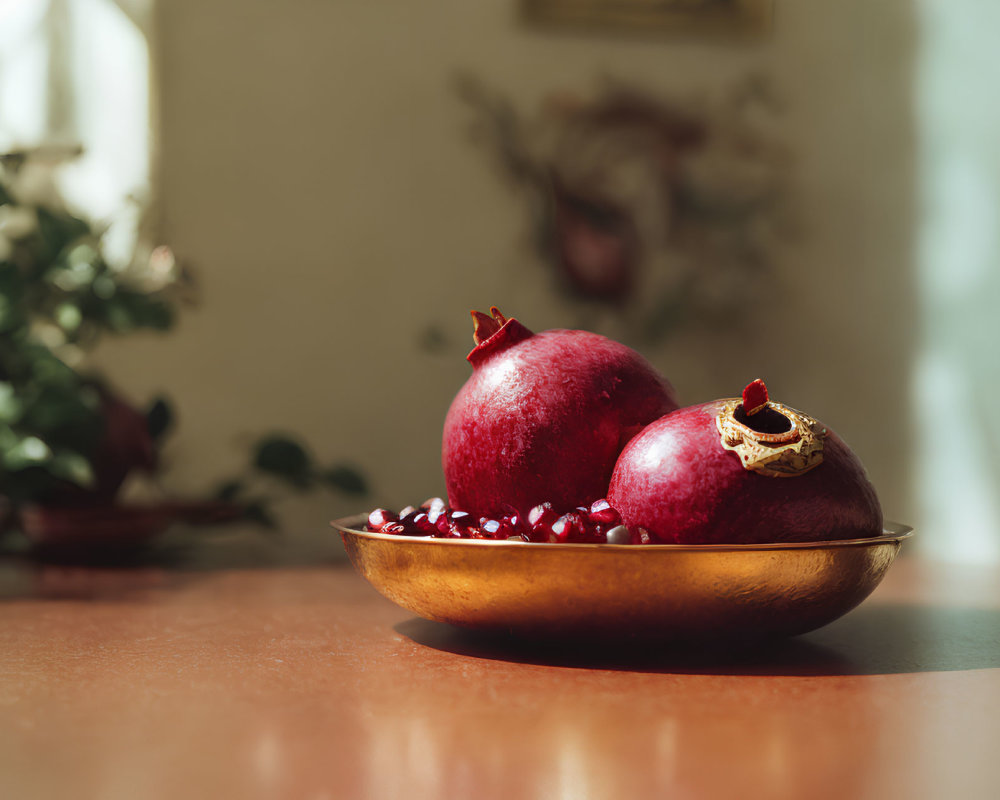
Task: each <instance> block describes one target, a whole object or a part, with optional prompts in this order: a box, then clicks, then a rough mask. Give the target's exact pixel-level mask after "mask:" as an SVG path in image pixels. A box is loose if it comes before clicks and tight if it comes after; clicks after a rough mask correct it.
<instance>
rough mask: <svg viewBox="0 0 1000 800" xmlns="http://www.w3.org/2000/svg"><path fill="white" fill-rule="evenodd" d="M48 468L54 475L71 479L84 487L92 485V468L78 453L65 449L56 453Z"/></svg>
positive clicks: (87, 487)
mask: <svg viewBox="0 0 1000 800" xmlns="http://www.w3.org/2000/svg"><path fill="white" fill-rule="evenodd" d="M48 468H49V472H50V473H52V475H54V476H55V477H57V478H62V479H64V480H67V481H71V482H72V483H75V484H76V485H77V486H82V487H83V488H85V489H89V488H90V487H91V486H93V485H94V470H93V468H92V467H91V466H90V462H89V461H88V460H87V459H86V458H84V457H83V456H82V455H80V454H79V453H72V452H67V451H65V450H64V451H62V452H59V453H56V454H55V456H53V458H52V461H51V462H50V463H49V465H48Z"/></svg>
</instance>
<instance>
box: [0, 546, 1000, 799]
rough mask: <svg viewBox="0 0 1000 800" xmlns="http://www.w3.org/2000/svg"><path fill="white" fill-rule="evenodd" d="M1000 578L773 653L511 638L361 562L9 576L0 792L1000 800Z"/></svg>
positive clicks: (937, 578)
mask: <svg viewBox="0 0 1000 800" xmlns="http://www.w3.org/2000/svg"><path fill="white" fill-rule="evenodd" d="M998 578H1000V570H997V569H991V568H990V569H988V568H981V567H977V568H955V567H946V566H943V565H935V564H931V563H926V562H920V561H915V560H912V559H908V558H905V557H904V558H902V559H900V560H899V561H898V562H897V563H896V564H895V565H894V566H893V568H892V569H891V570H890V573H889V575H888V577H887V578H886V580H885V582H884V583H883V584H882V586H881V587H879V589H878V590H877V591H876V593H875V595H873V596H872V597H871V598H870V599H869V600H868V601H866V603H865V604H863V605H862V606H861V607H860V608H858V609H856V610H855V611H853V612H851V613H850V614H848V615H847V616H846V617H844V618H843V619H841V620H839V621H838V622H835V623H834V624H832V625H830V626H828V627H827V628H825V629H823V630H820V631H816V632H814V633H812V634H808V635H806V636H802V637H799V638H797V639H793V640H789V641H788V642H786V643H784V644H782V645H779V646H772V647H768V648H766V649H764V650H761V651H753V652H740V653H732V652H730V653H725V652H721V653H708V652H691V651H686V652H671V651H669V650H660V651H651V652H646V653H626V652H623V651H621V650H619V649H618V648H614V647H604V648H600V649H595V650H587V649H580V648H576V649H566V648H564V647H559V646H555V645H553V646H541V645H533V646H527V645H523V644H522V645H517V644H515V643H511V642H508V641H504V640H499V639H495V638H487V637H483V636H481V635H472V634H469V633H467V632H463V631H459V630H456V629H453V628H450V627H448V626H444V625H441V624H438V623H431V622H425V621H422V620H418V619H416V618H414V617H413V616H412V615H411V614H410V613H408V612H406V611H404V610H402V609H400V608H397V607H396V606H394V605H393V604H391V603H390V602H389V601H387V600H385V599H384V598H382V597H381V596H380V595H378V594H377V593H376V592H375V591H374V590H373V589H371V588H370V587H369V586H368V585H367V584H366V583H364V582H363V581H362V580H361V579H360V578H358V577H357V576H356V575H355V574H354V573H353V572H352V571H351V569H350V567H348V566H345V565H337V564H331V565H329V566H322V567H308V568H289V567H282V568H276V569H239V570H214V571H201V572H197V571H195V572H185V571H171V570H166V569H160V568H132V569H116V570H110V569H91V568H83V567H58V566H29V565H25V564H13V565H11V564H5V565H0V797H5V798H19V799H20V798H35V797H39V798H41V797H45V798H49V797H73V798H91V797H94V798H109V799H111V800H115V799H117V798H122V799H123V800H125V799H126V798H127V799H128V800H135V798H180V797H184V798H194V797H199V798H200V797H206V798H207V797H211V798H223V797H225V798H229V797H232V798H286V797H287V798H308V799H310V800H321V798H330V800H333V799H334V798H337V799H339V798H397V797H408V798H422V797H432V798H472V797H476V798H522V797H523V798H546V800H548V799H549V798H629V797H654V796H655V797H671V798H703V797H720V798H733V797H767V798H771V797H773V798H796V799H799V798H827V797H829V798H838V800H843V798H881V799H884V798H907V799H908V800H910V799H913V798H935V799H937V798H951V797H954V798H958V797H961V798H995V797H1000V580H998Z"/></svg>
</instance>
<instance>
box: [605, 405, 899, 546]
mask: <svg viewBox="0 0 1000 800" xmlns="http://www.w3.org/2000/svg"><path fill="white" fill-rule="evenodd" d="M724 402H725V401H721V400H720V401H715V402H711V403H705V404H703V405H698V406H691V407H688V408H683V409H680V410H678V411H675V412H673V413H672V414H668V415H667V416H665V417H663V418H662V419H659V420H657V421H656V422H654V423H652V424H651V425H649V426H648V427H647V428H646V429H645V430H643V431H642V433H640V434H639V435H638V436H636V437H635V438H634V439H633V440H632V441H631V442H630V443H629V445H628V447H626V448H625V450H624V451H623V452H622V454H621V457H620V458H619V459H618V463H617V464H616V465H615V470H614V474H613V475H612V477H611V485H610V487H609V490H608V501H609V502H610V503H611V505H612V506H614V507H615V508H616V509H617V510H618V512H619V513H620V514H621V517H622V522H623V523H624V524H625V525H627V526H628V527H629V528H630V529H631V530H636V529H637V528H639V527H642V528H645V529H646V530H648V531H650V532H652V533H653V534H655V535H656V536H658V537H659V538H660V539H661V540H662V541H663V542H665V543H670V544H761V543H767V542H806V541H829V540H837V539H855V538H863V537H870V536H877V535H879V534H880V533H881V532H882V509H881V506H880V505H879V501H878V497H877V496H876V494H875V489H874V487H873V486H872V485H871V483H870V482H869V481H868V478H867V476H866V475H865V471H864V468H863V467H862V465H861V462H860V461H859V460H858V458H857V457H856V456H855V455H854V453H853V452H852V451H851V449H850V448H849V447H848V446H847V445H846V444H845V443H844V442H843V441H842V440H841V439H840V438H839V437H838V436H837V435H836V434H835V433H833V432H832V431H830V430H829V429H827V434H826V437H825V439H824V443H823V462H822V463H821V464H819V465H818V466H817V467H815V468H813V469H811V470H809V471H808V472H805V473H803V474H801V475H795V476H792V477H771V476H768V475H761V474H758V473H757V472H753V471H751V470H747V469H744V467H743V465H742V464H741V462H740V459H739V456H737V455H736V453H734V452H731V451H729V450H726V449H725V448H723V447H722V446H721V444H720V435H719V430H718V428H717V427H716V422H715V421H716V417H717V415H718V413H719V411H720V409H721V408H722V406H723V404H724Z"/></svg>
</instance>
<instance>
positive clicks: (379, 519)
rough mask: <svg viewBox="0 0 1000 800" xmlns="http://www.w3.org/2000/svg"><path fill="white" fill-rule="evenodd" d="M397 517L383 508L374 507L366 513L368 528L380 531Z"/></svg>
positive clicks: (396, 519) (397, 518) (395, 520)
mask: <svg viewBox="0 0 1000 800" xmlns="http://www.w3.org/2000/svg"><path fill="white" fill-rule="evenodd" d="M398 520H399V517H397V516H396V515H395V514H393V513H392V512H391V511H388V510H386V509H384V508H376V509H375V510H374V511H373V512H372V513H371V514H369V515H368V530H371V531H380V530H382V529H383V528H384V527H385V526H386V525H388V524H389V523H390V522H397V521H398Z"/></svg>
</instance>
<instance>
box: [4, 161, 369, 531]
mask: <svg viewBox="0 0 1000 800" xmlns="http://www.w3.org/2000/svg"><path fill="white" fill-rule="evenodd" d="M103 234H104V231H102V230H100V229H98V228H96V227H95V226H94V225H92V224H91V223H89V222H87V221H86V220H84V219H82V218H81V217H79V216H76V215H75V214H74V213H72V212H71V211H70V210H69V209H68V208H67V207H66V206H65V204H63V203H62V201H61V199H60V198H59V195H58V193H57V192H56V191H55V189H54V181H53V177H52V165H47V166H46V165H43V166H42V167H40V168H37V169H35V168H33V165H32V162H31V159H30V157H29V156H28V155H26V154H24V153H17V154H7V155H0V501H3V502H0V517H6V519H7V520H10V519H13V517H14V516H15V514H16V511H17V509H18V508H19V507H21V506H24V505H27V504H40V505H54V506H74V505H98V504H109V503H112V502H114V499H115V496H116V494H117V492H118V490H119V488H120V487H121V485H122V483H123V481H124V479H125V477H126V476H127V475H128V474H129V473H130V472H132V471H134V470H142V471H145V472H154V471H155V470H156V468H157V464H158V458H157V454H158V447H159V445H160V443H161V442H162V440H163V437H164V435H165V434H166V433H167V431H168V430H169V429H170V428H171V423H172V416H173V415H172V413H171V409H170V405H169V403H168V401H167V400H166V398H157V399H156V400H155V401H154V402H153V403H152V404H151V405H150V407H149V408H148V409H146V410H145V411H139V410H137V409H135V408H133V407H132V406H130V405H129V404H128V403H126V402H125V401H124V400H123V399H122V398H120V397H118V396H117V395H116V394H115V392H114V391H113V390H112V389H111V388H110V386H109V385H108V383H107V381H106V380H105V379H104V378H103V377H102V376H100V375H98V374H94V373H90V372H87V371H84V369H83V368H82V367H81V364H82V360H83V356H84V354H85V353H86V352H87V351H88V350H90V349H92V348H93V347H94V346H95V345H96V344H97V343H98V342H99V340H100V339H101V337H102V336H103V335H105V334H114V335H118V336H121V335H127V334H130V333H134V332H137V331H142V330H153V331H166V330H169V329H170V328H171V326H172V325H173V323H174V320H175V318H176V316H177V313H178V309H179V307H180V305H181V303H182V302H184V301H185V300H186V299H189V298H190V297H191V295H192V292H193V281H192V278H191V275H190V273H189V272H188V271H187V270H185V269H183V268H182V267H180V266H179V265H178V264H177V262H176V261H175V259H174V256H173V253H172V252H171V251H170V250H169V248H166V247H157V248H143V247H141V246H138V247H136V248H135V250H136V252H135V253H134V254H133V257H132V258H131V260H128V261H127V263H114V262H113V261H112V260H109V259H108V258H106V256H105V248H104V247H103V242H102V238H103ZM253 476H257V477H261V476H267V477H268V478H270V479H271V480H272V481H275V480H277V481H278V482H281V483H283V484H285V485H287V486H290V487H292V488H294V489H295V490H299V491H305V490H309V489H313V488H316V487H327V488H332V489H334V490H338V491H341V492H345V493H348V494H364V493H366V492H367V486H366V483H365V480H364V478H363V476H362V475H361V473H360V472H359V471H358V470H356V469H355V468H353V467H352V466H350V465H347V464H336V465H333V466H330V467H321V466H319V465H317V464H316V462H315V461H314V460H313V458H312V456H311V455H310V454H309V452H308V451H307V450H306V448H305V447H304V446H303V445H302V444H300V443H299V442H297V441H296V440H295V439H294V438H291V437H287V436H274V435H270V436H267V437H264V438H263V439H261V440H260V441H259V442H258V443H257V444H256V445H255V446H254V448H253V451H252V462H251V466H250V468H248V470H247V472H246V474H245V475H243V476H242V477H240V478H239V479H234V480H231V481H227V482H226V483H225V485H224V486H223V487H222V488H221V489H220V490H219V492H218V499H219V500H223V501H225V502H227V503H231V504H233V505H234V506H236V507H237V508H238V509H239V510H240V512H241V513H242V515H243V517H245V518H247V519H250V520H253V521H256V522H259V523H261V524H264V525H268V526H273V525H274V520H273V517H272V516H271V513H270V511H269V509H268V502H267V501H266V500H265V499H264V498H263V497H262V496H260V495H259V494H253V493H252V492H251V489H250V487H251V481H250V480H249V478H250V477H253ZM11 512H14V513H11ZM4 521H5V520H4V519H0V531H2V530H3V528H4V524H3V523H4Z"/></svg>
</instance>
